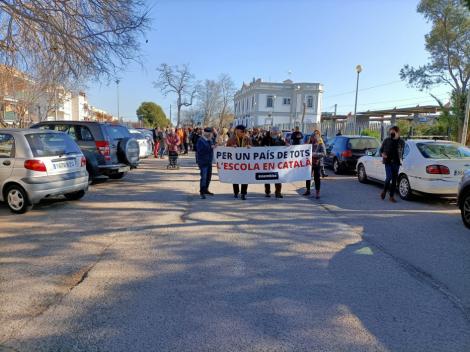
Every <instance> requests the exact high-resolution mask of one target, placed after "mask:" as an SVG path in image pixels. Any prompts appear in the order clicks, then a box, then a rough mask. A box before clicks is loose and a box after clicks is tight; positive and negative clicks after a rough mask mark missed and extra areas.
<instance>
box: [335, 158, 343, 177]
mask: <svg viewBox="0 0 470 352" xmlns="http://www.w3.org/2000/svg"><path fill="white" fill-rule="evenodd" d="M333 171H334V173H335V174H336V175H339V174H340V173H341V166H340V164H339V160H338V159H335V160H333Z"/></svg>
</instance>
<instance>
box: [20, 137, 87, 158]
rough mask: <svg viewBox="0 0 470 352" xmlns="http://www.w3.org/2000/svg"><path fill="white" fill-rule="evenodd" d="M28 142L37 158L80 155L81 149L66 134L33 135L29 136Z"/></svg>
mask: <svg viewBox="0 0 470 352" xmlns="http://www.w3.org/2000/svg"><path fill="white" fill-rule="evenodd" d="M26 140H27V141H28V144H29V146H30V148H31V151H32V152H33V155H34V156H35V157H43V156H44V157H49V156H61V155H68V154H78V153H81V152H80V148H79V147H78V145H77V143H75V142H74V141H73V140H72V138H70V137H69V136H67V135H66V134H65V133H47V132H45V133H33V134H27V135H26Z"/></svg>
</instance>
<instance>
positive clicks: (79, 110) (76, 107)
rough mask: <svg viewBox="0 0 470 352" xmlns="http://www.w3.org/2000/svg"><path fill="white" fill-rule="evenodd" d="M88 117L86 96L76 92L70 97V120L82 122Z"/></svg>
mask: <svg viewBox="0 0 470 352" xmlns="http://www.w3.org/2000/svg"><path fill="white" fill-rule="evenodd" d="M88 117H89V105H88V100H87V98H86V94H85V93H83V92H78V94H74V95H73V97H72V120H76V121H84V120H87V119H88Z"/></svg>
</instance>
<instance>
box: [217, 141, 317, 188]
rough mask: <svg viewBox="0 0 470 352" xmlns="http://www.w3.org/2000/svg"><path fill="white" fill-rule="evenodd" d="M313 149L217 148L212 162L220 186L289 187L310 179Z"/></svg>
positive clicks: (293, 147)
mask: <svg viewBox="0 0 470 352" xmlns="http://www.w3.org/2000/svg"><path fill="white" fill-rule="evenodd" d="M311 155H312V146H311V145H310V144H305V145H295V146H289V147H252V148H233V147H217V148H216V149H215V150H214V158H215V162H216V164H217V171H218V173H219V180H220V182H224V183H234V184H237V183H238V184H256V183H290V182H296V181H305V180H310V179H311V174H312V158H311Z"/></svg>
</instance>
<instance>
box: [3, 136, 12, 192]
mask: <svg viewBox="0 0 470 352" xmlns="http://www.w3.org/2000/svg"><path fill="white" fill-rule="evenodd" d="M14 158H15V139H14V137H13V135H11V134H9V133H0V185H2V184H3V182H4V181H5V180H6V179H7V178H9V177H10V175H11V173H12V171H13V164H14V160H13V159H14Z"/></svg>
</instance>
